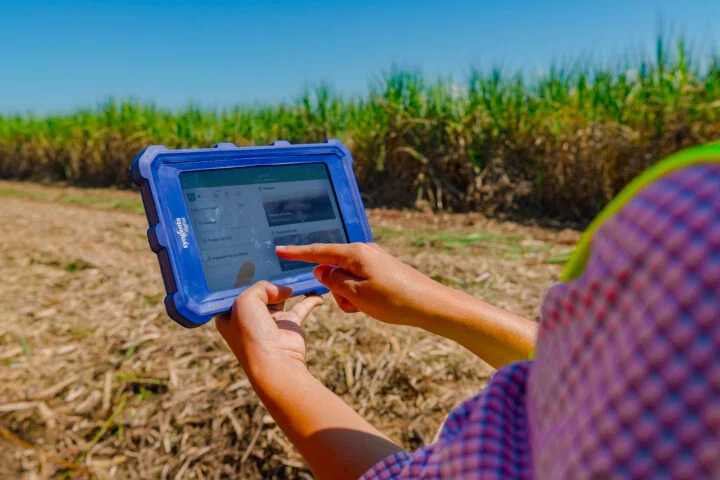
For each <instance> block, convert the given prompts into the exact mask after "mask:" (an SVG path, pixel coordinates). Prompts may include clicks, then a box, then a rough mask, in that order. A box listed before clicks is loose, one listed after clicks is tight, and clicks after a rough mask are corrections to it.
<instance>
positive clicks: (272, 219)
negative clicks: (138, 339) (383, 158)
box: [130, 140, 372, 328]
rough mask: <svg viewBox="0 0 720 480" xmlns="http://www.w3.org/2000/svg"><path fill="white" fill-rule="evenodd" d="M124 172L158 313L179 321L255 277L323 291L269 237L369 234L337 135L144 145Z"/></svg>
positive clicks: (222, 307) (342, 238)
mask: <svg viewBox="0 0 720 480" xmlns="http://www.w3.org/2000/svg"><path fill="white" fill-rule="evenodd" d="M130 172H131V176H132V179H133V181H134V182H135V183H136V184H137V185H138V186H139V187H140V193H141V195H142V199H143V205H144V206H145V212H146V214H147V219H148V224H149V228H148V231H147V235H148V241H149V243H150V248H151V249H152V250H153V251H154V252H155V253H156V254H157V257H158V261H159V264H160V271H161V274H162V277H163V281H164V284H165V291H166V297H165V307H166V310H167V313H168V315H169V316H170V317H171V318H172V319H173V320H175V321H176V322H177V323H179V324H180V325H182V326H184V327H187V328H193V327H197V326H199V325H202V324H204V323H206V322H208V321H209V320H210V319H211V318H212V317H213V316H214V315H216V314H218V313H222V312H226V311H228V310H230V308H231V306H232V303H233V301H234V299H235V298H236V297H237V296H238V295H239V294H240V293H242V291H243V290H244V289H245V288H247V287H248V286H250V285H252V284H253V283H255V282H257V281H259V280H268V281H270V282H273V283H276V284H279V285H287V286H291V287H293V294H294V295H304V294H311V293H316V294H323V293H326V292H327V290H326V289H324V288H323V287H322V286H321V285H320V284H319V283H318V282H317V280H316V279H315V277H314V276H313V274H312V270H313V268H314V265H311V264H308V263H304V262H294V261H288V260H284V259H280V258H278V257H277V255H275V247H276V246H278V245H306V244H311V243H352V242H370V241H372V233H371V231H370V227H369V225H368V221H367V216H366V214H365V209H364V207H363V204H362V200H361V198H360V193H359V191H358V186H357V181H356V180H355V176H354V174H353V170H352V157H351V155H350V152H349V151H348V149H347V148H345V147H344V146H343V145H342V144H341V143H340V142H338V141H337V140H329V141H327V142H325V143H322V144H311V145H291V144H289V143H288V142H275V143H273V144H271V145H269V146H265V147H237V146H235V145H233V144H229V143H222V144H219V145H216V146H215V147H213V148H206V149H188V150H168V149H167V148H165V147H162V146H151V147H148V148H147V149H145V150H144V151H143V152H141V153H140V154H139V155H138V156H137V158H136V159H135V160H134V161H133V163H132V166H131V168H130Z"/></svg>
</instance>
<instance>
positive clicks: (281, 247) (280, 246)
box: [275, 245, 287, 252]
mask: <svg viewBox="0 0 720 480" xmlns="http://www.w3.org/2000/svg"><path fill="white" fill-rule="evenodd" d="M286 250H287V248H286V247H285V246H284V245H278V246H277V247H275V251H276V252H284V251H286Z"/></svg>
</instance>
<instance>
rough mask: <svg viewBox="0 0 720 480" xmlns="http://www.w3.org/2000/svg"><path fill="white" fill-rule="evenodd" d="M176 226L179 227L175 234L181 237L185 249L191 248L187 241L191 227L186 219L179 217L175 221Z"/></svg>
mask: <svg viewBox="0 0 720 480" xmlns="http://www.w3.org/2000/svg"><path fill="white" fill-rule="evenodd" d="M175 226H177V230H175V233H177V234H178V236H179V237H180V242H182V247H183V248H188V247H190V244H189V243H188V241H187V237H188V233H189V232H190V227H188V224H187V220H186V219H185V217H178V218H176V219H175Z"/></svg>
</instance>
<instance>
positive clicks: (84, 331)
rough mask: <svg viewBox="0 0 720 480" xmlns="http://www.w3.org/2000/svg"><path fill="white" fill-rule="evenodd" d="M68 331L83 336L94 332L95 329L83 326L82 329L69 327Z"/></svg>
mask: <svg viewBox="0 0 720 480" xmlns="http://www.w3.org/2000/svg"><path fill="white" fill-rule="evenodd" d="M68 332H69V333H71V334H72V335H77V336H79V337H84V336H86V335H90V334H91V333H94V332H95V329H94V328H84V329H75V328H71V329H70V330H68Z"/></svg>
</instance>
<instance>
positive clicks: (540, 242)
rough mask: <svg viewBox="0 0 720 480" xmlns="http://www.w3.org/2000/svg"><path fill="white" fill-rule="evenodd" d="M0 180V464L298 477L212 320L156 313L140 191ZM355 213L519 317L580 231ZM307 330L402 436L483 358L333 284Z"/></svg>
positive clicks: (468, 380) (153, 474)
mask: <svg viewBox="0 0 720 480" xmlns="http://www.w3.org/2000/svg"><path fill="white" fill-rule="evenodd" d="M0 192H4V193H3V195H2V196H0V276H1V278H2V279H3V284H2V287H0V306H1V307H2V309H1V310H0V311H1V312H2V313H1V315H2V321H0V434H2V435H0V448H2V450H3V454H2V455H0V457H1V460H0V477H2V478H6V477H10V478H41V477H43V478H44V477H57V478H59V477H62V476H63V475H66V476H71V477H73V478H85V477H88V476H96V477H99V478H110V477H116V478H250V479H256V478H258V479H259V478H312V477H311V474H310V472H309V470H308V469H307V467H306V466H305V464H304V462H303V460H302V458H301V457H300V456H299V455H298V454H297V452H296V450H295V449H294V448H293V447H292V445H291V444H290V443H289V442H288V440H287V439H286V438H285V436H284V435H283V434H282V432H281V431H280V430H279V429H278V427H277V426H276V425H275V424H274V422H273V420H272V418H270V416H269V415H268V414H267V412H266V411H265V409H264V407H263V406H262V405H261V404H260V402H259V401H258V399H257V397H256V395H255V394H254V392H253V391H252V388H251V386H250V384H249V383H248V381H247V379H246V377H245V375H244V374H243V372H242V370H241V369H240V367H239V366H238V364H237V362H236V360H235V358H234V357H233V355H232V354H231V353H230V351H229V350H228V348H227V347H226V346H225V344H224V343H223V341H222V339H221V338H220V336H219V334H218V333H217V332H216V330H215V328H214V327H213V325H212V324H208V325H205V326H203V327H201V328H197V329H193V330H186V329H183V328H182V327H179V326H177V325H175V324H174V322H172V321H171V320H170V319H169V318H167V316H166V315H165V312H164V309H163V305H162V299H163V297H164V293H163V286H162V281H161V278H160V275H159V270H158V267H157V261H156V258H155V256H154V255H153V254H152V253H151V251H150V250H149V248H148V245H147V240H146V237H145V230H146V228H147V223H146V220H145V217H144V216H143V215H142V214H141V213H137V212H134V211H132V210H133V208H134V207H132V206H131V207H128V206H127V205H128V203H127V202H136V201H137V195H136V194H134V193H132V192H118V191H112V190H97V189H96V190H81V189H66V188H59V187H52V186H50V187H43V186H37V185H31V184H23V183H17V182H0ZM70 197H72V198H84V199H90V200H88V201H67V199H68V198H70ZM93 199H95V200H93ZM98 199H99V200H98ZM368 214H369V218H370V221H371V224H372V227H373V231H374V232H375V234H376V237H377V238H376V239H377V241H378V243H379V244H380V245H381V246H383V247H385V248H386V249H388V250H389V251H390V252H391V253H393V254H394V255H396V256H397V257H399V258H400V259H402V260H403V261H405V262H407V263H409V264H410V265H412V266H414V267H416V268H418V269H420V270H421V271H423V272H425V273H427V274H428V275H430V276H431V277H433V278H435V279H436V280H438V281H440V282H442V283H445V284H448V285H451V286H453V287H456V288H462V289H465V290H466V291H468V292H469V293H471V294H472V295H475V296H477V297H480V298H484V299H485V300H487V301H489V302H492V303H494V304H496V305H499V306H501V307H503V308H506V309H509V310H512V311H514V312H516V313H519V314H522V315H525V316H527V317H531V318H534V317H535V315H536V313H537V308H538V305H539V303H540V299H541V297H542V294H543V292H544V291H545V289H546V288H547V287H548V286H549V285H550V284H551V283H552V282H553V281H555V280H556V279H557V278H558V276H559V274H560V271H561V267H562V265H561V263H562V262H563V260H564V259H565V258H566V257H567V254H568V252H569V251H570V248H571V246H572V245H573V244H574V242H575V241H576V240H577V238H578V232H576V231H573V230H564V231H559V230H553V229H548V228H542V227H538V226H527V225H519V224H516V223H511V222H498V221H493V220H489V219H487V218H484V217H482V216H481V215H475V214H468V215H451V214H443V215H435V214H432V213H419V212H409V211H391V210H371V211H369V212H368ZM305 330H306V333H307V341H308V365H309V368H310V370H311V371H312V373H313V374H315V375H316V376H317V377H318V378H319V379H320V380H321V381H322V382H323V383H324V384H325V385H327V386H328V387H329V388H330V389H332V390H333V391H334V392H336V393H337V394H338V395H340V396H341V397H342V398H343V399H344V400H345V401H346V402H347V403H348V404H350V405H351V406H352V407H353V408H355V409H356V410H357V411H359V412H360V413H361V414H362V415H363V416H364V417H365V418H367V419H368V421H370V422H371V423H373V424H374V425H375V426H377V427H378V428H379V429H380V430H382V431H383V432H385V433H386V434H388V435H389V436H390V437H391V438H393V439H394V440H396V441H397V442H400V443H401V444H402V445H403V446H404V447H405V448H408V449H413V448H417V447H419V446H421V445H423V444H425V443H428V442H431V441H432V439H433V437H434V436H435V434H436V432H437V430H438V428H439V427H440V425H441V422H442V421H443V419H444V417H445V415H446V414H447V413H448V412H449V411H450V410H451V409H452V408H453V407H455V406H457V405H458V404H459V403H460V402H461V401H462V400H463V399H465V398H467V397H469V396H471V395H473V394H475V393H477V392H479V391H480V390H482V388H483V386H484V385H485V384H486V382H487V379H488V377H489V376H490V375H491V374H492V372H493V370H492V369H491V368H490V367H489V366H488V365H486V364H485V363H484V362H483V361H481V360H480V359H478V358H476V357H474V356H473V355H472V354H470V353H469V352H468V351H466V350H464V349H463V348H462V347H460V346H458V345H456V344H454V343H453V342H451V341H448V340H445V339H442V338H439V337H436V336H433V335H431V334H428V333H425V332H423V331H420V330H416V329H412V328H409V327H397V326H391V325H385V324H382V323H379V322H377V321H375V320H372V319H370V318H368V317H366V316H364V315H362V314H356V315H347V314H344V313H343V312H342V311H341V310H340V309H339V308H338V307H337V306H336V305H335V304H334V302H333V301H332V299H331V298H328V299H327V301H326V303H325V305H323V306H321V307H320V308H318V309H317V310H316V312H315V313H314V314H313V315H312V318H311V319H310V320H309V321H308V322H307V323H306V329H305Z"/></svg>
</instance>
